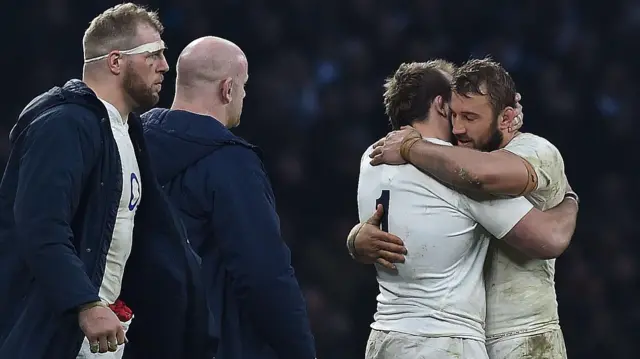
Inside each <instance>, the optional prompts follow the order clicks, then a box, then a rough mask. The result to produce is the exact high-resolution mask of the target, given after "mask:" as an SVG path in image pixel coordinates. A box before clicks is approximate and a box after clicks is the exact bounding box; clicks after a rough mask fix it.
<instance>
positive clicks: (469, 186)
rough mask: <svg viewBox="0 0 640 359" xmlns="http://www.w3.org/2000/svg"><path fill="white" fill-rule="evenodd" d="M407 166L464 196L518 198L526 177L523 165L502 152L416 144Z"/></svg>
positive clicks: (410, 153) (522, 162)
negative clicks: (432, 177) (458, 191)
mask: <svg viewBox="0 0 640 359" xmlns="http://www.w3.org/2000/svg"><path fill="white" fill-rule="evenodd" d="M409 160H410V162H411V163H412V164H413V165H414V166H416V167H417V168H419V169H420V170H422V171H424V172H426V173H429V174H431V175H432V176H434V177H435V178H437V179H438V180H440V181H442V182H444V183H446V184H448V185H451V186H453V187H455V188H456V189H458V190H460V191H464V192H465V194H471V195H474V194H478V193H484V194H489V195H496V196H500V195H507V196H516V195H522V194H523V190H524V189H525V188H526V187H527V184H528V181H529V173H528V170H527V167H526V165H525V161H524V160H523V159H521V158H519V157H517V156H516V155H514V154H512V153H508V152H506V151H494V152H481V151H477V150H472V149H469V148H463V147H451V146H441V145H436V144H432V143H428V142H423V141H420V142H419V143H416V144H415V145H413V146H412V147H411V151H410V152H409Z"/></svg>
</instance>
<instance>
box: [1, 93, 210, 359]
mask: <svg viewBox="0 0 640 359" xmlns="http://www.w3.org/2000/svg"><path fill="white" fill-rule="evenodd" d="M128 123H129V127H130V135H131V140H132V142H133V144H134V148H135V149H136V156H137V159H138V164H139V167H140V173H141V177H142V189H143V193H144V197H143V198H142V201H141V203H140V207H139V209H138V211H137V213H136V217H135V226H134V237H133V238H134V240H133V247H132V251H131V255H130V257H129V260H128V262H127V266H126V269H125V274H124V278H123V287H122V292H121V296H120V298H121V299H122V300H123V301H125V303H127V305H128V306H129V307H131V309H132V310H133V312H134V315H135V319H134V320H133V322H132V325H131V327H130V330H129V332H128V333H127V337H128V339H129V345H128V346H127V348H126V350H125V358H141V359H142V358H166V359H176V358H184V359H187V358H188V359H192V358H202V359H205V358H206V359H210V358H211V353H212V352H213V350H214V348H212V347H211V345H212V344H214V343H212V342H211V341H210V338H209V337H207V335H206V333H207V330H208V328H207V326H208V315H209V312H208V308H207V303H206V296H205V290H204V286H203V283H202V280H201V278H200V275H201V274H200V268H199V263H198V260H199V259H198V258H197V256H196V255H195V253H193V252H192V250H191V248H190V247H189V244H188V241H187V239H186V234H185V231H184V227H182V225H181V223H180V220H179V216H178V215H177V213H176V214H174V213H173V212H172V211H173V210H172V209H171V208H170V205H169V203H168V200H167V199H166V196H165V195H164V193H163V192H162V190H161V189H160V187H159V185H158V184H157V182H156V181H155V174H154V173H153V172H152V170H151V165H150V161H149V159H148V154H147V153H146V148H145V143H144V139H143V136H142V127H141V124H140V120H139V119H138V118H136V116H134V115H131V116H130V117H129V122H128ZM10 140H11V143H12V149H11V154H10V157H9V162H8V164H7V167H6V169H5V173H4V177H3V179H2V183H1V184H0V293H2V294H1V295H0V358H3V359H5V358H7V359H8V358H11V359H74V358H76V356H77V354H78V351H79V349H80V345H81V343H82V340H83V333H82V331H81V330H80V328H79V326H78V314H77V307H78V306H79V305H81V304H84V303H88V302H92V301H96V300H98V299H99V298H98V288H99V286H100V283H101V282H102V277H103V275H104V269H105V263H106V253H107V251H108V248H109V245H110V242H111V238H112V234H113V229H114V225H115V218H116V214H117V209H118V203H119V201H120V195H121V192H122V169H121V164H120V157H119V154H118V150H117V145H116V143H115V140H114V138H113V134H112V133H111V127H110V124H109V117H108V115H107V111H106V109H105V108H104V106H103V105H102V103H101V102H100V101H99V100H98V98H97V97H96V96H95V94H94V93H93V92H92V91H91V90H90V89H89V88H88V87H87V86H86V85H85V84H84V83H82V82H81V81H78V80H71V81H69V82H67V84H65V85H64V87H62V88H59V87H54V88H53V89H51V90H50V91H48V92H46V93H44V94H42V95H40V96H39V97H37V98H35V99H34V100H33V101H32V102H31V103H29V105H27V107H26V108H25V109H24V110H23V112H22V114H21V115H20V118H19V120H18V122H17V123H16V125H15V126H14V128H13V130H12V131H11V135H10ZM194 332H196V333H202V335H194Z"/></svg>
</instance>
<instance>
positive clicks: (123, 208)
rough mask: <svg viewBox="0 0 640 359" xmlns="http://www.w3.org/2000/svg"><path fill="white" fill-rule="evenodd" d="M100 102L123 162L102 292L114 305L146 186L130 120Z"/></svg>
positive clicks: (106, 300) (104, 297)
mask: <svg viewBox="0 0 640 359" xmlns="http://www.w3.org/2000/svg"><path fill="white" fill-rule="evenodd" d="M100 101H102V103H103V104H104V106H105V107H106V108H107V112H108V113H109V120H110V123H111V130H112V131H113V137H114V139H115V140H116V144H117V146H118V153H119V154H120V162H121V164H122V195H121V196H120V204H119V205H118V215H117V217H116V223H115V226H114V229H113V238H112V239H111V245H110V246H109V251H108V252H107V263H106V267H105V271H104V277H103V279H102V284H101V285H100V292H99V296H100V299H101V300H102V301H104V302H106V303H108V304H113V303H114V302H115V301H116V299H118V297H119V296H120V289H121V288H122V276H123V275H124V267H125V264H126V263H127V259H129V255H130V254H131V245H132V243H133V242H132V239H133V223H134V217H135V214H136V210H137V209H138V206H139V205H140V200H141V198H142V186H141V182H140V181H141V178H140V169H139V168H138V160H137V158H136V154H135V151H134V148H133V143H132V142H131V138H130V137H129V125H128V124H127V119H126V118H125V119H123V118H122V116H120V113H119V112H118V110H117V109H116V108H115V107H114V106H113V105H111V104H110V103H108V102H106V101H104V100H102V99H101V100H100Z"/></svg>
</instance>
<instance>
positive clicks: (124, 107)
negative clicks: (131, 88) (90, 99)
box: [82, 76, 133, 118]
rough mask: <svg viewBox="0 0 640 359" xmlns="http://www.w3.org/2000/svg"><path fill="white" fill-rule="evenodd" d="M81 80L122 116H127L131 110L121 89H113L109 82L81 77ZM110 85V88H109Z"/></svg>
mask: <svg viewBox="0 0 640 359" xmlns="http://www.w3.org/2000/svg"><path fill="white" fill-rule="evenodd" d="M82 81H83V82H84V83H85V84H86V85H87V86H88V87H89V88H90V89H91V90H92V91H93V92H95V94H96V96H98V98H101V99H102V100H104V101H107V102H108V103H110V104H112V105H113V107H115V108H116V109H117V110H118V112H119V113H120V116H121V117H122V118H128V117H129V114H130V113H131V112H132V111H133V108H132V106H131V105H130V104H129V103H128V102H127V100H126V99H125V97H124V94H123V93H122V91H117V90H115V91H114V89H113V88H114V87H113V86H111V85H110V84H104V83H101V82H100V81H97V80H95V79H92V78H87V77H86V76H85V77H83V79H82ZM110 87H111V88H110Z"/></svg>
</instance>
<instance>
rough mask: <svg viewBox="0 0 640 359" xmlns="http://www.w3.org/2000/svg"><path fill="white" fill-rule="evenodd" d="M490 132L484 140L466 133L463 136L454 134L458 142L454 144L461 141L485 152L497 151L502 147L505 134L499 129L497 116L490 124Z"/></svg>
mask: <svg viewBox="0 0 640 359" xmlns="http://www.w3.org/2000/svg"><path fill="white" fill-rule="evenodd" d="M488 132H489V135H488V137H487V138H486V140H484V141H481V140H478V141H476V140H474V139H471V138H470V137H468V136H467V135H466V134H464V135H461V136H454V138H455V139H456V143H454V144H458V143H460V144H461V145H464V146H465V147H469V145H471V146H472V148H474V149H476V150H479V151H483V152H491V151H495V150H497V149H499V148H500V144H502V140H503V139H504V135H503V134H502V132H500V130H499V129H498V119H497V118H496V119H495V121H493V122H492V123H491V126H489V131H488ZM461 142H462V143H461ZM463 143H464V144H463Z"/></svg>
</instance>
